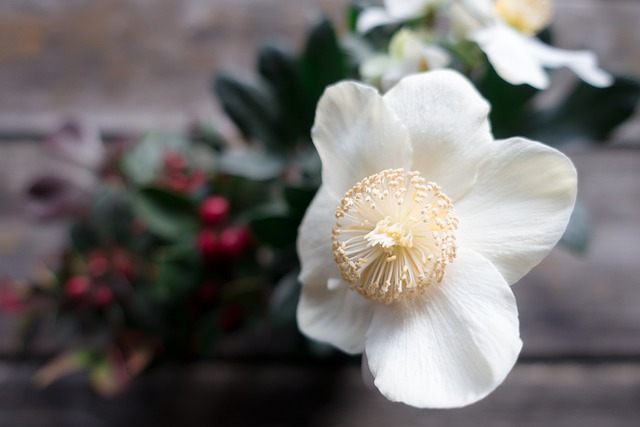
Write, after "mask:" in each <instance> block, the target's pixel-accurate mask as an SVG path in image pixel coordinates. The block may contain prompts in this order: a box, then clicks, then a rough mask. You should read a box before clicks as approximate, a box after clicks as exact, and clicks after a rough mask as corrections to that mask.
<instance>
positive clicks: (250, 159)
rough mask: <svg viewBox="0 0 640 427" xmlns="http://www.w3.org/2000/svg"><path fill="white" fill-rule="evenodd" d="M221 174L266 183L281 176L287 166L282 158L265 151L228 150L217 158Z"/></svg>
mask: <svg viewBox="0 0 640 427" xmlns="http://www.w3.org/2000/svg"><path fill="white" fill-rule="evenodd" d="M217 162H218V164H217V169H218V172H220V173H227V174H229V175H236V176H241V177H243V178H248V179H252V180H256V181H266V180H271V179H275V178H277V177H278V176H280V175H281V174H282V173H283V171H284V168H285V166H286V164H285V162H284V160H283V159H282V157H280V156H276V155H273V154H270V153H268V152H263V151H254V150H242V151H240V150H228V151H225V152H223V153H222V154H221V155H220V156H218V158H217Z"/></svg>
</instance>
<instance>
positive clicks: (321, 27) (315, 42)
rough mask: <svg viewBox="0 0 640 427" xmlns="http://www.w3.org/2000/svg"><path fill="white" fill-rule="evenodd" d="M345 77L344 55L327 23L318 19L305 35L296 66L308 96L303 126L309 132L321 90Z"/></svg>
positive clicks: (329, 23)
mask: <svg viewBox="0 0 640 427" xmlns="http://www.w3.org/2000/svg"><path fill="white" fill-rule="evenodd" d="M346 77H347V66H346V61H345V58H344V54H343V52H342V50H341V49H340V46H339V44H338V38H337V37H336V33H335V30H334V28H333V25H332V24H331V21H329V20H328V19H324V20H322V21H321V22H320V23H319V24H318V25H316V26H315V27H314V28H313V29H312V30H311V33H310V34H309V38H308V39H307V44H306V47H305V50H304V53H303V55H302V61H301V63H300V79H301V81H302V87H303V90H304V91H305V93H306V95H307V97H308V104H307V111H306V120H305V123H304V126H305V127H306V128H308V129H311V126H312V124H313V115H314V111H315V106H316V103H317V102H318V99H320V96H321V95H322V93H323V92H324V89H325V87H327V86H328V85H330V84H332V83H335V82H337V81H339V80H342V79H344V78H346Z"/></svg>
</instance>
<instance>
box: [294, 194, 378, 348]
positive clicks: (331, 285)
mask: <svg viewBox="0 0 640 427" xmlns="http://www.w3.org/2000/svg"><path fill="white" fill-rule="evenodd" d="M337 205H338V202H337V201H335V200H334V199H332V198H331V197H330V196H329V194H328V192H327V191H326V189H325V188H324V187H321V188H320V190H318V194H317V195H316V197H315V199H314V200H313V202H312V203H311V205H310V206H309V208H308V209H307V213H306V214H305V217H304V219H303V220H302V224H301V226H300V230H299V232H298V255H299V257H300V265H301V272H300V276H299V280H300V282H301V283H302V294H301V295H300V301H299V302H298V310H297V318H298V326H299V328H300V330H301V331H302V332H303V333H304V334H305V335H306V336H308V337H309V338H312V339H315V340H318V341H323V342H328V343H330V344H332V345H334V346H336V347H338V348H340V349H341V350H343V351H345V352H347V353H360V352H362V350H363V346H364V335H365V332H366V330H367V327H368V326H369V322H370V319H371V306H370V304H369V303H368V301H366V300H365V299H364V298H362V297H361V296H360V294H358V293H357V292H354V291H351V290H350V289H349V287H348V285H347V284H346V283H345V282H344V281H342V279H341V278H340V271H339V270H338V267H337V265H336V263H335V261H334V258H333V252H332V249H331V228H332V227H333V225H334V224H335V216H334V214H335V209H336V207H337Z"/></svg>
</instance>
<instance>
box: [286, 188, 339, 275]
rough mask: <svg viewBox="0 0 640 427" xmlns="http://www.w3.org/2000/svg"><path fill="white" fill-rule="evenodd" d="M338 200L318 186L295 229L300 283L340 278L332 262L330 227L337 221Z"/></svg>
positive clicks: (335, 265)
mask: <svg viewBox="0 0 640 427" xmlns="http://www.w3.org/2000/svg"><path fill="white" fill-rule="evenodd" d="M339 205H340V201H339V200H337V199H335V198H333V197H331V196H330V194H329V192H328V191H327V189H326V187H325V186H321V187H320V189H319V190H318V192H317V193H316V196H315V197H314V199H313V201H312V202H311V204H310V205H309V207H308V208H307V212H306V213H305V215H304V218H303V219H302V223H301V224H300V228H299V230H298V241H297V246H298V256H299V258H300V276H299V280H300V281H301V282H302V283H305V282H308V281H314V282H318V281H321V280H324V281H325V283H326V282H327V280H328V279H329V278H331V277H336V278H338V277H341V275H340V270H339V269H338V265H337V264H336V262H335V261H334V259H333V258H334V257H333V249H332V241H331V230H332V229H333V226H334V225H335V224H336V217H335V213H336V208H337V207H338V206H339Z"/></svg>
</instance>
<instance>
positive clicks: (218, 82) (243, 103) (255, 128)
mask: <svg viewBox="0 0 640 427" xmlns="http://www.w3.org/2000/svg"><path fill="white" fill-rule="evenodd" d="M214 90H215V93H216V95H217V96H218V99H219V100H220V102H221V103H222V107H223V108H224V110H225V112H226V113H227V114H228V115H229V117H230V118H231V120H233V122H234V123H235V124H236V126H237V127H238V129H239V130H240V131H241V132H242V134H243V135H244V136H245V137H246V138H249V139H251V138H254V139H256V140H258V141H260V142H262V143H263V144H264V145H265V146H266V147H267V148H269V149H271V150H277V149H279V145H280V143H281V135H279V134H278V131H277V128H278V112H277V105H275V103H274V101H273V99H271V97H270V96H269V94H268V93H267V92H265V91H264V90H260V89H259V88H258V87H256V86H252V85H249V84H247V83H243V82H241V81H239V80H237V79H235V78H234V77H231V76H227V75H219V76H217V77H216V78H215V80H214Z"/></svg>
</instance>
